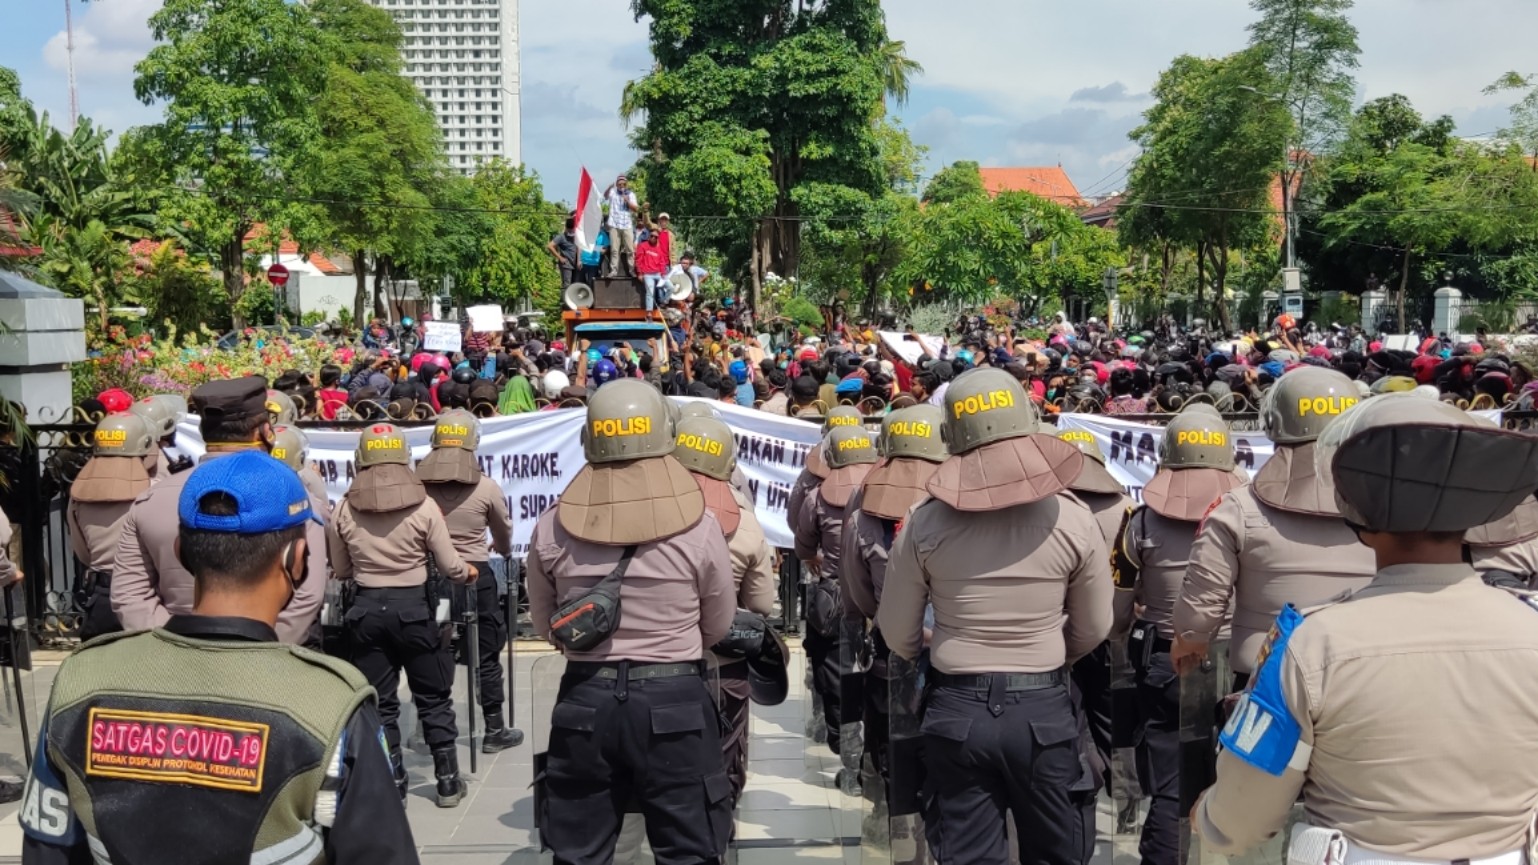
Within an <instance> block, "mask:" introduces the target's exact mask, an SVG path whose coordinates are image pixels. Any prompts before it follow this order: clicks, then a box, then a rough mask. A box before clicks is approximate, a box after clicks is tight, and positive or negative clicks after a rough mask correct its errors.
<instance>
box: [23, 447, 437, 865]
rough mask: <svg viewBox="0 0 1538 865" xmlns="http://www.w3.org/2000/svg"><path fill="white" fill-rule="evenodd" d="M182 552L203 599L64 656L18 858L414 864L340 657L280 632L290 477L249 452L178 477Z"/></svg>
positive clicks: (301, 521)
mask: <svg viewBox="0 0 1538 865" xmlns="http://www.w3.org/2000/svg"><path fill="white" fill-rule="evenodd" d="M183 477H184V478H186V479H185V480H184V481H183V482H181V483H179V484H178V485H177V486H178V492H177V511H178V514H177V522H178V524H179V526H178V529H177V536H178V539H179V548H178V549H179V554H180V556H181V558H182V561H183V563H184V564H185V566H186V567H187V569H188V570H189V571H190V572H191V573H192V574H193V575H194V580H195V581H196V585H197V593H196V594H197V601H196V603H195V605H194V606H193V608H192V609H191V610H190V611H189V612H186V613H177V614H176V615H173V616H172V617H171V618H170V619H169V620H167V621H166V622H165V624H164V625H163V626H162V627H160V628H157V629H155V630H153V631H148V632H135V633H127V634H117V635H112V636H109V637H104V638H102V639H100V640H97V641H95V642H93V643H90V644H87V645H86V646H84V647H82V648H81V649H79V650H78V651H76V652H75V654H74V655H72V656H71V657H69V658H68V659H66V660H65V662H64V664H63V665H62V666H61V667H60V668H59V671H58V676H57V678H56V679H55V680H54V683H53V694H52V696H51V698H50V700H49V704H48V713H47V715H46V716H45V717H44V719H43V723H42V726H41V728H40V730H39V732H38V742H37V756H36V758H35V759H34V760H33V762H32V771H31V775H30V777H29V778H28V780H27V790H26V797H25V798H26V802H25V804H24V806H23V808H22V811H21V825H22V829H23V831H24V832H25V833H26V837H25V840H24V842H23V845H24V846H23V848H22V861H23V862H27V863H36V865H51V863H59V865H62V863H67V862H89V861H92V860H95V861H97V862H113V863H117V865H135V863H151V862H171V861H174V862H183V863H188V865H196V863H223V862H246V861H251V862H267V863H273V865H280V863H281V865H287V863H294V865H297V863H301V862H319V861H325V862H332V863H377V862H384V863H414V862H416V861H417V856H416V850H415V844H414V842H413V840H412V837H411V827H410V825H409V824H408V823H407V822H406V815H405V813H404V812H403V811H402V809H401V805H400V800H399V798H398V797H397V796H396V795H395V788H394V786H393V784H392V782H391V777H390V767H389V764H388V762H387V761H386V759H385V756H384V753H383V751H382V749H381V748H380V747H379V744H378V743H379V717H378V714H377V713H376V711H375V707H374V706H375V703H374V692H373V690H372V689H370V688H369V686H368V682H367V681H365V680H364V678H363V677H362V676H360V675H359V674H358V671H357V670H355V669H353V668H352V667H351V666H349V665H348V664H346V663H344V662H341V661H337V660H334V659H332V658H328V657H326V656H325V655H320V654H316V653H313V652H308V651H306V650H304V649H299V648H294V647H292V646H285V645H282V644H280V643H279V642H278V636H277V632H276V630H275V626H276V624H277V622H278V619H279V616H280V615H281V613H282V611H283V610H284V609H285V608H286V607H287V606H288V605H289V601H290V599H291V598H292V596H293V595H294V594H295V592H297V591H298V588H299V587H300V586H301V585H303V584H304V583H305V582H308V581H310V580H321V579H323V578H324V576H325V575H324V574H315V573H310V572H309V571H308V569H307V568H306V566H305V563H306V561H307V556H306V554H305V545H306V544H307V542H308V541H307V537H306V532H305V528H304V526H305V524H306V523H307V522H310V521H311V519H312V518H313V514H312V512H311V510H310V503H309V499H308V496H307V495H306V493H305V491H304V487H303V486H302V485H301V484H300V483H299V479H298V478H296V477H294V474H293V472H291V471H289V470H288V469H286V468H284V467H283V466H282V465H280V464H278V463H277V462H276V461H275V460H273V459H272V458H271V457H268V456H267V455H266V454H263V453H259V452H255V451H246V452H244V453H239V454H236V455H233V456H229V457H226V458H223V459H218V460H214V461H211V462H207V463H204V464H203V465H202V466H200V467H199V468H198V469H196V470H194V471H192V472H187V473H184V475H183Z"/></svg>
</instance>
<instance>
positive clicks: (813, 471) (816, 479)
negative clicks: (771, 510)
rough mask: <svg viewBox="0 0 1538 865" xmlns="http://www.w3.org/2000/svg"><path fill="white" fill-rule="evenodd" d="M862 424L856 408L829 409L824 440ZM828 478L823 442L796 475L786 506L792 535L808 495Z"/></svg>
mask: <svg viewBox="0 0 1538 865" xmlns="http://www.w3.org/2000/svg"><path fill="white" fill-rule="evenodd" d="M861 423H863V418H862V417H861V415H860V410H859V409H857V408H855V407H854V406H848V405H841V406H836V407H834V408H831V409H828V413H827V415H826V416H825V417H824V418H823V421H822V435H823V438H824V439H826V438H827V436H828V433H829V432H830V431H831V430H833V429H834V428H836V427H845V426H859V425H860V424H861ZM827 476H828V466H827V463H826V462H824V461H823V456H822V442H818V443H817V444H816V445H814V446H813V447H812V449H811V450H809V451H807V454H806V465H805V466H803V467H802V468H801V472H800V473H799V474H797V475H796V481H795V483H793V484H791V487H790V500H789V501H788V502H787V503H786V505H785V514H786V520H787V521H788V522H789V524H790V531H791V533H792V534H794V533H795V532H796V529H797V527H798V524H799V521H800V519H801V512H802V510H803V508H804V506H805V502H806V497H807V495H808V494H810V493H811V492H812V491H813V490H815V489H817V486H818V485H819V484H821V483H822V481H823V478H826V477H827Z"/></svg>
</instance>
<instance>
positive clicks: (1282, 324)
mask: <svg viewBox="0 0 1538 865" xmlns="http://www.w3.org/2000/svg"><path fill="white" fill-rule="evenodd" d="M1297 326H1298V321H1297V319H1295V318H1293V317H1292V316H1291V315H1289V314H1287V313H1285V312H1284V313H1282V314H1281V315H1279V316H1277V317H1276V329H1277V330H1279V331H1281V332H1282V333H1286V332H1287V331H1289V330H1292V329H1293V328H1296V327H1297Z"/></svg>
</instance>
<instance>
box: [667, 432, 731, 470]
mask: <svg viewBox="0 0 1538 865" xmlns="http://www.w3.org/2000/svg"><path fill="white" fill-rule="evenodd" d="M677 445H678V446H677V447H675V448H674V449H673V456H674V457H675V458H676V459H677V460H678V461H679V462H681V463H683V464H684V468H686V469H688V470H689V471H691V472H698V473H699V474H702V475H705V476H706V477H712V478H715V479H716V480H718V481H727V482H730V481H731V479H732V469H733V468H735V467H736V465H737V440H736V439H735V438H733V437H732V428H731V427H729V426H727V425H726V424H725V423H724V422H722V421H720V420H717V419H716V418H713V417H685V418H684V419H683V420H681V421H679V422H678V440H677Z"/></svg>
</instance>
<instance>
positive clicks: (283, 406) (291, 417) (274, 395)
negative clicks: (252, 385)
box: [267, 390, 299, 426]
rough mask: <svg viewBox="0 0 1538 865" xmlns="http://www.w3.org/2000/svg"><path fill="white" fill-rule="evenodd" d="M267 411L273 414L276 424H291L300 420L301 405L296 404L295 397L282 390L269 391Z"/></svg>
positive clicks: (273, 420)
mask: <svg viewBox="0 0 1538 865" xmlns="http://www.w3.org/2000/svg"><path fill="white" fill-rule="evenodd" d="M267 411H268V413H269V414H271V415H272V422H273V424H274V425H288V426H291V425H293V423H294V422H295V421H297V420H299V406H297V405H295V404H294V398H293V397H291V396H289V395H288V394H286V393H284V392H283V391H281V390H269V391H267Z"/></svg>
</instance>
